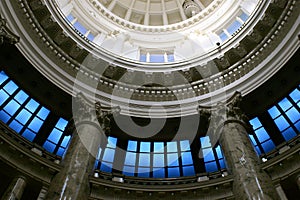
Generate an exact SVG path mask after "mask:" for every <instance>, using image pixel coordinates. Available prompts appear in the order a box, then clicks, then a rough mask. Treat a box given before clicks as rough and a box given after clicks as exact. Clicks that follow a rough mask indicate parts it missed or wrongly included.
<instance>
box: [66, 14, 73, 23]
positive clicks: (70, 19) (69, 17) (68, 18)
mask: <svg viewBox="0 0 300 200" xmlns="http://www.w3.org/2000/svg"><path fill="white" fill-rule="evenodd" d="M67 20H68V21H69V22H72V21H73V20H74V16H73V15H72V14H69V15H68V16H67Z"/></svg>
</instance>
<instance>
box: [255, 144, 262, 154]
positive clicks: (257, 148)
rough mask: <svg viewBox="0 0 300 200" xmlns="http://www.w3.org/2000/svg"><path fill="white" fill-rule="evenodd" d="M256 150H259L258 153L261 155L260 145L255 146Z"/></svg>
mask: <svg viewBox="0 0 300 200" xmlns="http://www.w3.org/2000/svg"><path fill="white" fill-rule="evenodd" d="M255 150H256V152H257V154H258V155H261V151H260V149H259V147H258V146H256V147H255Z"/></svg>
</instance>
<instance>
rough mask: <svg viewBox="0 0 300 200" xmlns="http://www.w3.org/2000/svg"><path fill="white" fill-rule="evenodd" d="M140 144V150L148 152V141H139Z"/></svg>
mask: <svg viewBox="0 0 300 200" xmlns="http://www.w3.org/2000/svg"><path fill="white" fill-rule="evenodd" d="M140 145H141V146H140V152H150V142H141V143H140Z"/></svg>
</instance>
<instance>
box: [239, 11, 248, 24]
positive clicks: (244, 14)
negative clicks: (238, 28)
mask: <svg viewBox="0 0 300 200" xmlns="http://www.w3.org/2000/svg"><path fill="white" fill-rule="evenodd" d="M239 17H240V18H241V20H243V21H244V22H245V21H246V20H247V19H248V18H249V16H248V15H247V14H246V13H244V12H243V13H242V14H241V15H240V16H239Z"/></svg>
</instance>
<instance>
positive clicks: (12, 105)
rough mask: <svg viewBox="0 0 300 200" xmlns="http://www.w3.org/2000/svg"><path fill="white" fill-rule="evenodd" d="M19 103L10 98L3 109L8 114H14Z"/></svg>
mask: <svg viewBox="0 0 300 200" xmlns="http://www.w3.org/2000/svg"><path fill="white" fill-rule="evenodd" d="M19 107H20V104H18V103H17V102H16V101H14V100H11V101H10V102H9V103H8V104H7V105H6V106H5V107H4V110H5V111H6V112H8V113H9V114H10V115H13V114H15V112H16V111H17V110H18V109H19Z"/></svg>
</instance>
